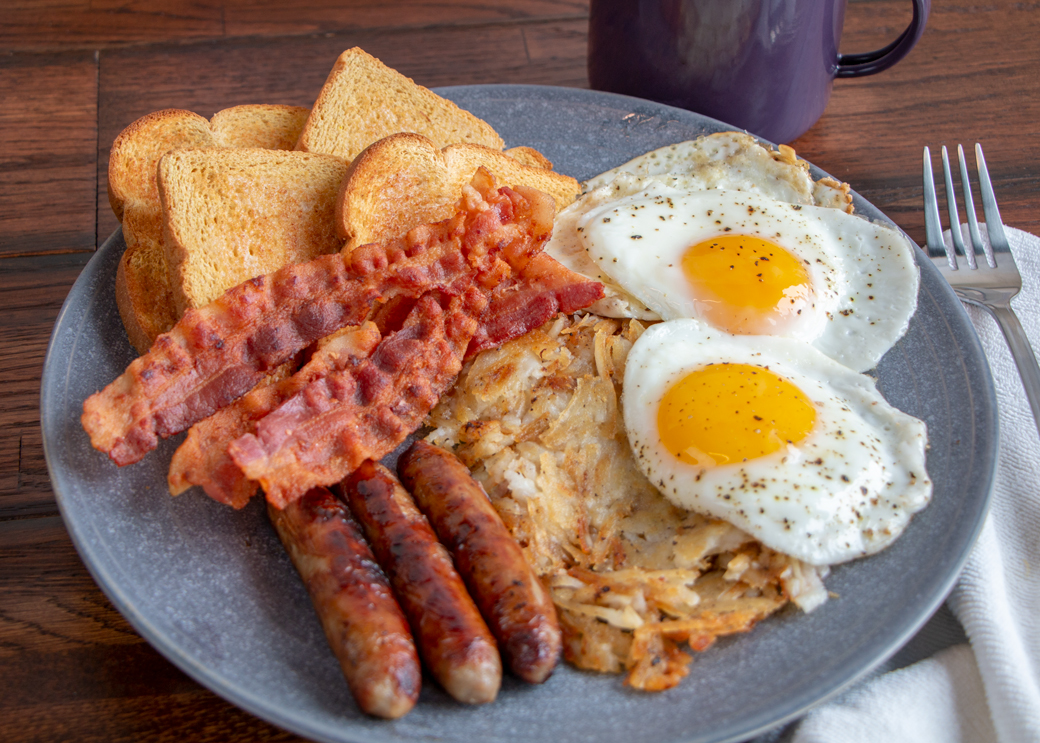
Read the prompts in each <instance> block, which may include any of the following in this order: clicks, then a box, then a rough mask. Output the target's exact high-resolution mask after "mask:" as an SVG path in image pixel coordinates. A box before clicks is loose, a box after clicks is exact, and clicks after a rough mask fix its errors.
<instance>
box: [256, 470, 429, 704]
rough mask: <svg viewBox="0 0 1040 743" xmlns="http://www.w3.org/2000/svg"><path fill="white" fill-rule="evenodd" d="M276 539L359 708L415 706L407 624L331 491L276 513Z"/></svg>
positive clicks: (415, 662) (416, 678) (414, 664)
mask: <svg viewBox="0 0 1040 743" xmlns="http://www.w3.org/2000/svg"><path fill="white" fill-rule="evenodd" d="M267 510H268V514H269V515H270V517H271V521H272V522H273V523H274V526H275V529H276V530H277V531H278V536H279V537H280V538H281V540H282V544H284V545H285V550H286V552H288V553H289V557H290V558H292V561H293V564H294V565H295V566H296V570H297V571H298V572H299V573H300V577H301V578H303V582H304V584H305V585H306V586H307V591H308V592H309V593H310V595H311V601H312V602H313V604H314V608H315V610H316V611H317V612H318V616H319V617H320V618H321V624H322V626H323V627H324V629H325V637H326V638H327V639H328V641H329V645H330V646H331V647H332V650H333V652H334V653H335V655H336V658H337V659H339V663H340V667H341V668H342V669H343V675H344V676H346V679H347V684H348V685H349V686H350V691H351V693H352V694H353V695H354V699H355V700H356V701H357V703H358V706H359V707H360V708H361V709H362V710H363V711H364V712H366V713H368V714H370V715H375V716H377V717H387V718H396V717H400V716H401V715H404V714H405V713H407V712H408V711H409V710H410V709H412V707H414V706H415V703H416V701H417V700H418V698H419V689H420V686H421V684H422V669H421V667H420V665H419V656H418V653H416V650H415V643H414V641H413V640H412V635H411V633H410V632H409V630H408V620H407V619H406V618H405V616H404V613H403V612H402V611H401V607H400V606H399V605H398V603H397V601H396V599H395V598H394V595H393V592H392V591H391V589H390V584H389V582H388V581H387V579H386V576H385V575H384V574H383V571H382V570H381V569H380V567H379V565H378V564H376V561H375V557H374V556H373V555H372V550H371V549H370V548H369V546H368V544H367V543H366V542H365V538H364V536H363V535H362V533H361V527H359V526H358V524H357V522H356V521H354V519H353V518H352V517H351V515H350V511H349V510H347V507H346V506H345V505H344V504H343V503H341V502H340V501H339V500H337V499H336V497H335V496H334V495H333V494H332V493H331V492H330V491H329V490H327V489H326V488H314V489H312V490H310V491H308V492H307V493H306V494H304V496H303V497H302V498H300V499H299V500H298V501H296V502H295V503H292V504H290V505H288V506H286V507H285V508H284V509H283V510H278V509H277V508H275V507H274V506H270V505H269V506H268V509H267Z"/></svg>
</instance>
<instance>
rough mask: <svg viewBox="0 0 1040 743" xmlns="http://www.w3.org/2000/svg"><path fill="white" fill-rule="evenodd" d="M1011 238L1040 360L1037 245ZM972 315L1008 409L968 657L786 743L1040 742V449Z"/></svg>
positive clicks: (932, 666) (937, 664)
mask: <svg viewBox="0 0 1040 743" xmlns="http://www.w3.org/2000/svg"><path fill="white" fill-rule="evenodd" d="M962 227H963V229H964V233H965V242H966V244H968V245H970V244H971V243H970V241H969V238H968V235H967V225H963V226H962ZM1006 231H1007V237H1008V242H1009V243H1010V244H1011V250H1012V252H1013V254H1014V256H1015V262H1016V263H1017V265H1018V268H1019V271H1020V272H1021V274H1022V279H1023V284H1024V286H1023V289H1022V292H1021V293H1020V294H1019V295H1018V297H1016V298H1015V299H1014V300H1012V307H1013V308H1014V310H1015V313H1016V314H1017V315H1018V317H1019V319H1020V320H1021V322H1022V324H1023V325H1024V326H1025V329H1026V333H1027V334H1028V336H1029V341H1030V343H1031V344H1032V346H1033V349H1034V350H1040V238H1037V237H1035V236H1034V235H1030V234H1029V233H1026V232H1022V231H1020V230H1016V229H1013V228H1006ZM982 232H983V235H985V229H983V230H982ZM947 239H949V237H948V235H947ZM980 270H985V269H980ZM967 309H968V314H969V316H970V317H971V320H972V322H973V323H974V325H975V329H976V330H977V331H978V334H979V338H980V340H981V341H982V347H983V349H984V350H985V352H986V358H987V359H988V360H989V365H990V370H991V371H992V372H993V378H994V382H995V384H996V389H997V402H998V405H999V407H1000V455H999V460H998V468H997V477H996V484H995V488H994V492H993V500H992V502H991V505H990V511H989V515H988V517H987V519H986V523H985V525H984V526H983V529H982V534H981V536H980V537H979V541H978V543H977V544H976V545H975V548H974V549H973V550H972V553H971V555H970V557H969V558H968V562H967V564H966V566H965V568H964V571H963V572H962V573H961V576H960V579H959V580H958V582H957V585H956V587H955V588H954V589H953V592H952V593H951V594H950V597H949V600H948V602H947V603H948V606H949V607H950V609H952V611H953V613H954V614H955V615H956V617H957V619H958V620H960V623H961V624H962V625H963V627H964V631H965V633H966V634H967V637H968V639H969V640H970V645H967V644H960V645H954V646H953V647H949V648H947V649H944V650H941V651H939V652H936V653H935V654H934V655H932V656H931V657H929V658H927V659H925V660H921V661H919V662H917V663H914V664H912V665H910V666H907V667H905V668H902V669H898V670H893V671H889V672H887V673H879V674H875V675H873V676H871V677H870V678H868V679H867V680H866V681H864V682H862V683H860V684H858V685H857V686H855V687H853V688H852V689H851V690H849V691H847V692H845V693H844V694H842V695H841V696H839V697H837V698H836V699H835V700H833V701H831V702H828V703H827V704H825V705H822V706H821V707H818V708H817V709H815V710H813V711H811V712H810V713H809V714H808V715H807V716H806V717H805V718H803V720H802V721H801V722H800V723H799V724H798V725H797V726H796V727H793V728H789V729H788V730H787V731H785V734H784V735H783V739H785V740H792V741H793V742H794V743H860V742H861V741H862V742H863V743H873V742H874V741H884V743H902V742H903V741H906V742H907V743H911V742H912V743H931V742H932V741H934V742H935V743H955V742H957V741H963V742H964V743H974V742H975V741H978V742H979V743H990V742H991V741H992V742H999V743H1027V742H1028V743H1037V742H1040V438H1038V436H1037V430H1036V425H1035V424H1034V422H1033V418H1032V415H1031V413H1030V408H1029V404H1028V402H1027V401H1026V397H1025V392H1024V390H1023V388H1022V382H1021V380H1020V378H1019V376H1018V371H1017V369H1016V367H1015V364H1014V362H1013V361H1012V359H1011V354H1010V352H1009V351H1008V349H1007V344H1006V343H1005V341H1004V337H1003V335H1002V334H1001V332H1000V329H999V328H998V327H997V325H996V323H995V322H994V321H993V319H992V318H991V317H990V316H989V315H988V314H986V312H985V311H984V310H980V309H978V308H975V307H970V306H969V307H968V308H967ZM940 624H941V622H935V621H933V622H930V623H929V624H928V625H926V626H925V627H924V629H922V630H921V632H920V633H918V636H917V637H916V638H915V640H914V641H916V642H922V641H923V642H927V641H928V640H929V638H928V635H929V634H930V633H932V634H934V633H936V632H940V631H942V630H941V628H939V625H940ZM789 736H790V737H789Z"/></svg>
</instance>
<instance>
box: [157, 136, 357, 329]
mask: <svg viewBox="0 0 1040 743" xmlns="http://www.w3.org/2000/svg"><path fill="white" fill-rule="evenodd" d="M346 172H347V165H346V164H345V163H344V162H343V161H341V160H340V159H338V158H335V157H331V156H329V155H317V154H313V153H308V152H292V151H285V150H266V149H257V148H246V149H229V148H207V149H186V150H174V151H173V152H170V153H167V154H166V155H165V156H164V157H163V158H162V160H160V161H159V177H158V186H159V196H160V200H161V202H162V209H163V247H164V250H165V253H166V265H167V270H168V272H169V277H170V288H171V290H172V294H173V302H174V307H175V309H176V311H177V312H178V314H183V313H184V312H185V311H186V310H188V309H189V308H193V307H202V306H204V305H206V304H209V303H210V302H211V301H213V300H214V299H216V298H217V297H219V296H220V295H221V294H223V293H224V292H225V291H227V290H228V289H230V288H231V287H232V286H235V285H236V284H240V283H242V282H243V281H246V280H248V279H251V278H253V277H254V276H259V275H261V274H266V273H270V272H272V271H275V270H277V269H279V268H281V267H282V266H285V265H288V264H290V263H299V262H301V261H309V260H311V259H312V258H315V257H317V256H319V255H322V254H324V253H331V252H335V251H336V250H338V249H339V247H340V240H339V239H338V238H337V237H336V230H335V221H334V216H335V210H336V198H337V195H338V193H339V190H340V184H341V183H342V181H343V179H344V177H345V176H346Z"/></svg>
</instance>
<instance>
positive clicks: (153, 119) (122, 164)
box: [108, 108, 214, 219]
mask: <svg viewBox="0 0 1040 743" xmlns="http://www.w3.org/2000/svg"><path fill="white" fill-rule="evenodd" d="M213 142H214V140H213V131H212V130H211V129H210V124H209V122H208V121H206V119H204V118H203V117H201V116H199V115H198V114H196V113H192V112H191V111H183V110H181V109H176V108H167V109H163V110H162V111H155V112H154V113H150V114H146V115H145V116H142V117H141V118H139V119H137V121H134V122H133V123H132V124H130V125H129V126H128V127H126V129H124V130H123V131H122V132H120V133H119V136H117V137H116V139H115V142H113V143H112V153H111V154H110V155H109V158H108V200H109V203H110V204H111V205H112V211H114V212H115V214H116V216H117V217H119V218H120V219H122V218H123V210H124V208H125V206H126V204H127V202H128V201H133V200H144V201H148V202H151V203H153V204H158V203H159V192H158V191H157V190H156V187H155V166H156V165H157V164H158V162H159V158H161V157H162V156H163V155H164V154H166V153H167V152H169V151H170V150H172V149H174V148H177V147H208V146H211V145H212V144H213Z"/></svg>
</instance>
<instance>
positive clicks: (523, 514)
mask: <svg viewBox="0 0 1040 743" xmlns="http://www.w3.org/2000/svg"><path fill="white" fill-rule="evenodd" d="M642 331H643V326H642V325H641V324H640V323H639V322H638V321H635V320H608V319H604V318H600V317H597V316H595V315H585V316H583V317H578V318H568V317H564V316H560V317H558V318H557V319H556V320H555V321H553V322H550V323H548V324H546V325H544V326H543V327H541V328H540V329H538V330H536V331H534V332H532V333H529V334H528V335H526V336H524V337H522V338H519V339H517V340H515V341H512V342H510V343H508V344H506V345H505V346H503V347H502V348H499V349H496V350H494V351H488V352H485V353H482V354H480V355H479V356H477V357H476V358H475V359H473V360H472V361H471V362H470V363H469V364H468V365H467V366H466V367H465V368H464V369H463V371H462V373H461V374H460V376H459V381H458V383H457V384H456V386H455V389H454V390H453V391H452V393H451V394H449V395H447V396H446V397H444V398H443V399H442V400H441V402H440V404H439V405H438V406H437V408H436V409H435V410H434V411H433V413H431V415H430V418H429V420H428V424H429V425H430V426H432V427H433V428H434V430H433V432H432V433H431V434H430V435H429V437H428V438H429V440H430V441H431V442H432V443H435V444H438V445H440V446H444V447H447V448H450V449H452V450H454V451H455V453H456V454H457V455H458V456H459V457H460V458H461V459H462V460H463V461H464V462H465V463H466V464H467V465H468V466H469V467H470V469H471V470H472V471H473V474H474V477H476V479H477V480H478V481H480V482H481V483H482V484H483V485H484V487H485V489H486V490H487V492H488V494H489V495H490V497H491V500H492V502H493V503H494V505H495V507H496V508H497V509H498V511H499V513H500V514H501V515H502V518H503V520H504V521H505V523H506V525H507V526H508V527H509V529H510V531H511V532H512V533H513V535H514V537H516V539H517V541H518V542H519V543H520V545H521V547H522V548H523V549H524V553H525V556H526V557H527V559H528V561H529V563H530V564H531V565H532V566H534V568H535V570H536V571H537V572H538V573H539V575H540V576H541V577H542V579H543V580H544V582H545V583H546V585H547V586H548V587H549V590H550V592H551V595H552V597H553V601H554V603H555V604H556V607H557V610H558V611H559V614H560V620H561V624H562V627H563V631H564V648H565V655H566V657H567V660H569V661H570V662H572V663H573V664H575V665H576V666H578V667H580V668H585V669H590V670H595V671H602V672H606V673H621V672H625V673H627V676H626V683H628V684H629V685H631V686H632V687H634V688H638V689H643V690H647V691H657V690H662V689H667V688H670V687H672V686H675V685H676V684H677V683H679V681H681V679H682V678H683V677H684V676H685V675H686V674H687V672H688V665H689V663H690V661H691V658H692V656H691V655H690V654H688V653H686V652H685V651H684V650H683V647H684V646H685V647H688V648H689V649H692V650H695V651H702V650H705V649H707V648H708V647H709V646H710V645H711V644H712V643H713V642H714V640H715V638H716V637H719V636H722V635H728V634H733V633H737V632H746V631H748V630H749V629H751V627H753V626H754V624H755V623H756V622H758V621H759V620H761V619H763V618H764V617H766V616H768V615H769V614H771V613H773V612H775V611H777V610H778V609H779V608H780V607H782V606H783V605H784V604H785V603H787V601H788V600H794V601H796V602H797V603H798V604H799V605H800V606H802V608H803V609H806V610H809V609H811V608H814V607H815V606H816V605H818V604H819V603H822V601H823V600H825V598H826V593H825V591H824V589H823V584H822V582H821V580H820V579H821V577H822V576H821V575H820V574H819V573H818V572H817V570H816V569H815V568H813V567H812V566H809V565H805V564H803V563H800V562H799V561H798V560H795V559H794V558H791V557H788V556H786V555H782V554H779V553H777V552H773V551H772V550H769V549H768V548H766V547H764V546H763V545H761V544H759V543H758V542H756V541H755V540H753V539H752V538H751V537H750V536H749V535H747V534H745V533H744V532H742V531H740V530H738V529H737V528H736V527H734V526H732V525H730V524H728V523H726V522H723V521H718V520H715V519H710V518H708V517H705V516H702V515H699V514H696V513H693V512H690V511H685V510H683V509H679V508H676V507H675V506H673V505H672V504H671V503H669V502H668V501H667V500H666V499H665V498H664V497H663V496H662V495H660V493H658V491H657V490H656V488H654V487H653V485H651V484H650V482H649V481H648V480H647V479H646V478H645V477H644V476H643V475H642V473H641V472H640V471H639V469H638V466H637V465H636V462H635V459H634V458H633V456H632V454H631V452H630V449H629V446H628V440H627V438H626V435H625V431H624V426H623V423H622V416H621V410H620V390H621V381H622V378H623V376H624V366H625V359H626V357H627V354H628V351H629V349H630V348H631V347H632V344H633V342H634V341H635V340H636V338H638V337H639V335H640V334H641V333H642Z"/></svg>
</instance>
